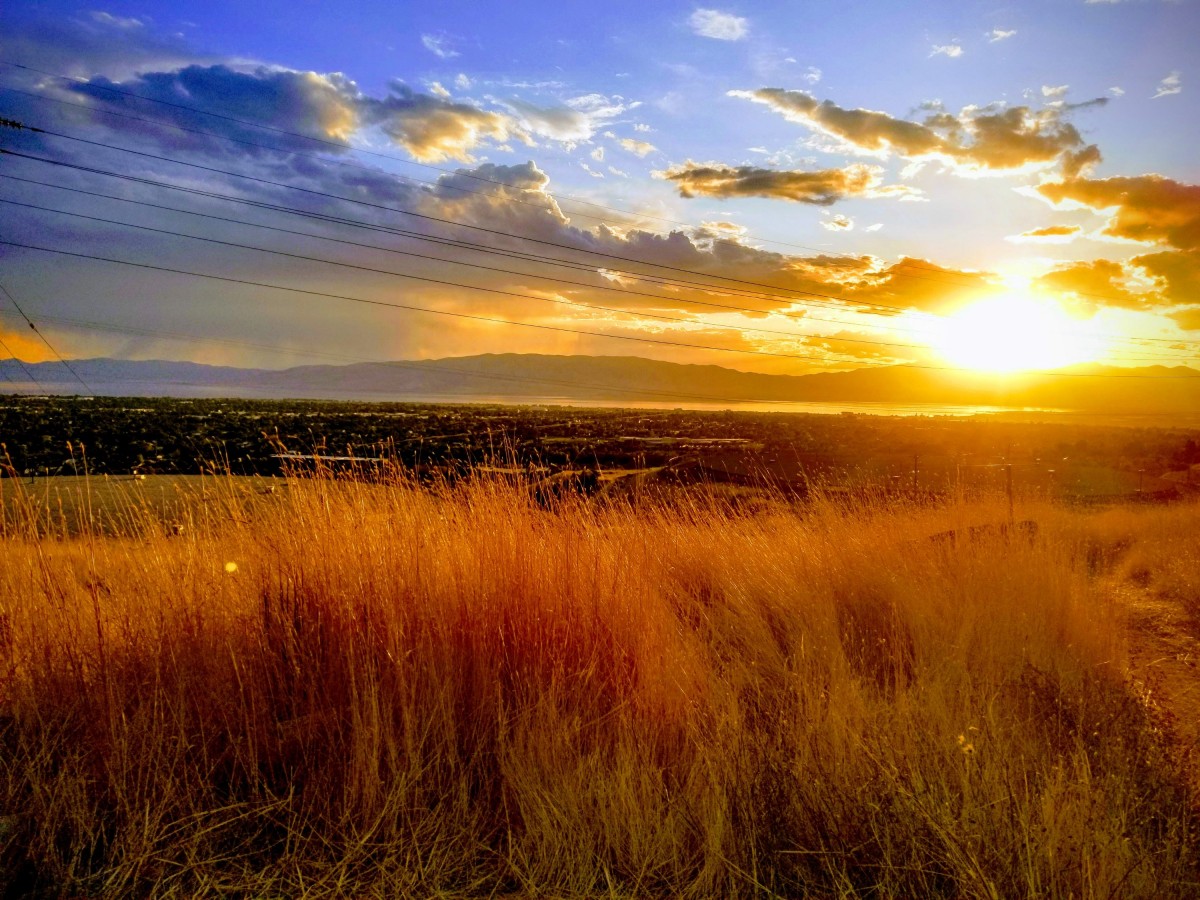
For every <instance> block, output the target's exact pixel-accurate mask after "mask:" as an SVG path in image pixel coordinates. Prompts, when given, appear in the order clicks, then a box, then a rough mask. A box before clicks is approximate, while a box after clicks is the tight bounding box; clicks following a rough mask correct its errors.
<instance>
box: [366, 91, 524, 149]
mask: <svg viewBox="0 0 1200 900" xmlns="http://www.w3.org/2000/svg"><path fill="white" fill-rule="evenodd" d="M358 105H359V109H360V110H361V111H362V114H363V115H364V117H365V118H366V119H367V120H368V121H369V122H370V124H372V125H376V126H378V127H379V128H380V129H381V130H382V131H383V132H384V133H385V134H387V136H388V137H390V138H391V139H392V141H394V142H395V143H396V144H398V145H399V146H401V147H403V148H404V149H405V150H407V151H408V152H409V153H410V154H411V155H412V156H413V158H414V159H418V160H420V161H421V162H442V161H443V160H447V159H456V160H459V161H460V162H472V161H473V159H472V156H471V151H472V150H473V149H475V148H476V147H477V146H479V145H480V144H481V143H483V142H484V141H488V140H490V141H494V142H497V143H504V142H505V141H507V140H509V139H511V138H516V139H518V140H522V141H524V142H526V143H529V142H530V140H529V136H528V135H527V134H526V133H525V132H524V131H523V130H522V129H521V127H520V126H519V125H518V124H517V123H516V122H515V121H514V120H513V119H511V118H510V117H508V116H505V115H501V114H499V113H495V112H489V111H487V110H483V109H479V108H478V107H476V106H472V105H470V104H468V103H454V102H452V101H450V100H447V99H444V98H441V97H434V96H430V95H429V94H420V93H417V92H416V91H413V90H412V89H411V88H409V87H408V86H407V85H404V84H398V83H397V84H393V85H392V88H391V93H389V94H388V96H386V97H384V98H383V99H374V98H361V99H360V100H359V104H358Z"/></svg>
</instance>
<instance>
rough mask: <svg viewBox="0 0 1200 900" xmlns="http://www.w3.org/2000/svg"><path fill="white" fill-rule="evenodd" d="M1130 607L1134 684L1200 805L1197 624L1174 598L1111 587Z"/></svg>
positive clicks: (1199, 627) (1125, 586)
mask: <svg viewBox="0 0 1200 900" xmlns="http://www.w3.org/2000/svg"><path fill="white" fill-rule="evenodd" d="M1113 593H1114V596H1115V597H1116V598H1117V599H1118V600H1119V601H1120V603H1121V604H1122V606H1124V607H1125V609H1126V610H1127V611H1128V614H1129V626H1130V645H1129V668H1130V674H1131V675H1132V676H1133V679H1134V686H1135V688H1136V689H1137V690H1138V691H1139V692H1140V693H1141V694H1142V696H1143V699H1144V700H1145V701H1146V703H1147V705H1148V706H1149V708H1150V710H1151V714H1152V715H1153V716H1154V718H1155V719H1156V720H1157V724H1158V725H1159V727H1161V728H1162V730H1163V733H1164V735H1165V736H1166V738H1167V741H1168V743H1169V744H1170V746H1171V747H1172V748H1173V749H1174V751H1175V754H1176V757H1177V759H1178V760H1179V764H1180V768H1181V769H1182V771H1183V772H1184V774H1185V776H1186V778H1187V781H1188V784H1189V786H1190V787H1191V790H1192V796H1193V798H1194V802H1195V803H1196V805H1197V806H1198V807H1200V622H1197V620H1196V619H1195V617H1193V616H1192V615H1190V614H1189V613H1188V612H1187V611H1186V610H1185V609H1184V607H1183V606H1182V604H1180V603H1178V602H1177V601H1173V600H1168V599H1164V598H1162V597H1159V596H1157V595H1156V594H1154V593H1153V592H1151V591H1147V590H1145V589H1143V588H1141V587H1139V586H1137V585H1134V584H1130V583H1128V582H1125V583H1122V584H1118V585H1114V586H1113Z"/></svg>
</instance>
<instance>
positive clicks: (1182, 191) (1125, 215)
mask: <svg viewBox="0 0 1200 900" xmlns="http://www.w3.org/2000/svg"><path fill="white" fill-rule="evenodd" d="M1035 190H1036V192H1037V193H1038V194H1041V195H1042V196H1043V197H1045V198H1046V199H1047V200H1049V201H1051V202H1052V203H1055V204H1058V205H1064V204H1072V203H1073V204H1077V205H1079V206H1084V207H1089V208H1091V209H1094V210H1098V211H1106V210H1110V211H1112V217H1111V218H1110V219H1109V220H1108V222H1107V224H1106V225H1105V227H1104V232H1103V233H1104V234H1106V235H1108V236H1109V237H1114V238H1119V239H1122V240H1129V241H1137V242H1139V243H1144V244H1163V245H1166V246H1170V247H1174V248H1177V249H1181V250H1200V185H1195V184H1184V183H1182V182H1179V181H1175V180H1173V179H1171V178H1165V177H1163V176H1162V175H1135V176H1127V177H1114V178H1098V179H1093V178H1071V179H1066V180H1063V181H1048V182H1045V183H1043V184H1040V185H1038V186H1037V188H1035Z"/></svg>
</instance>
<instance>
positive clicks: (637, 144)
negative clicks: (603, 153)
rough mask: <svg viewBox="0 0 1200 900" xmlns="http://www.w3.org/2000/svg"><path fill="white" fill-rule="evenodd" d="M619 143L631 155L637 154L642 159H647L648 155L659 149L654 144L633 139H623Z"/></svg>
mask: <svg viewBox="0 0 1200 900" xmlns="http://www.w3.org/2000/svg"><path fill="white" fill-rule="evenodd" d="M617 143H619V144H620V145H621V146H622V147H624V148H625V149H626V150H628V151H629V152H630V153H636V154H637V155H638V156H641V157H645V156H646V155H647V154H650V153H653V152H654V151H655V150H657V149H658V148H657V147H655V146H654V145H653V144H650V143H647V142H646V141H637V140H634V139H633V138H621V140H620V141H618V142H617Z"/></svg>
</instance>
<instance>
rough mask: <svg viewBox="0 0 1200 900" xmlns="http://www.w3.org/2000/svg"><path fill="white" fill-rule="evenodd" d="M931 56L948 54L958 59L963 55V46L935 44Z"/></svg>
mask: <svg viewBox="0 0 1200 900" xmlns="http://www.w3.org/2000/svg"><path fill="white" fill-rule="evenodd" d="M929 55H930V56H948V57H950V58H951V59H957V58H958V57H960V56H962V55H963V48H962V47H961V46H959V45H958V44H934V45H933V50H932V51H931V52H930V54H929Z"/></svg>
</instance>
